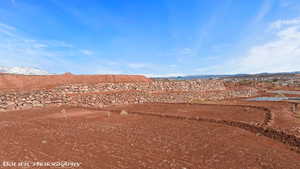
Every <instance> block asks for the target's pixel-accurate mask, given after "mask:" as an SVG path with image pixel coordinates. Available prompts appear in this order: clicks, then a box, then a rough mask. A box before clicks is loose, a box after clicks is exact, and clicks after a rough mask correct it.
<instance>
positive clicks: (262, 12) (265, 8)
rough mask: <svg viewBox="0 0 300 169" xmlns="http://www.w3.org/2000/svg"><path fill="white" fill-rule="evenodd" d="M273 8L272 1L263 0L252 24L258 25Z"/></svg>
mask: <svg viewBox="0 0 300 169" xmlns="http://www.w3.org/2000/svg"><path fill="white" fill-rule="evenodd" d="M272 7H273V1H272V0H264V1H263V2H262V5H261V7H260V9H259V11H258V13H257V14H256V16H255V18H254V20H253V23H258V22H260V21H261V20H263V19H264V17H265V16H266V15H267V14H268V13H269V12H270V11H271V9H272Z"/></svg>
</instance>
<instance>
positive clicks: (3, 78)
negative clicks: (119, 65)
mask: <svg viewBox="0 0 300 169" xmlns="http://www.w3.org/2000/svg"><path fill="white" fill-rule="evenodd" d="M150 81H152V80H151V79H148V78H146V77H145V76H141V75H72V74H63V75H42V76H37V75H16V74H0V90H1V91H3V90H32V89H42V88H53V87H56V86H59V85H67V84H78V83H84V84H96V83H102V82H106V83H120V82H150Z"/></svg>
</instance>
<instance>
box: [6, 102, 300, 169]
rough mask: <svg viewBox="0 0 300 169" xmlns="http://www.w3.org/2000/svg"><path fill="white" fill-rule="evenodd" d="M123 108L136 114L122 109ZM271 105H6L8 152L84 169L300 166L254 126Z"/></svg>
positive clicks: (293, 156) (294, 154)
mask: <svg viewBox="0 0 300 169" xmlns="http://www.w3.org/2000/svg"><path fill="white" fill-rule="evenodd" d="M123 109H124V110H127V111H128V112H129V114H128V115H120V114H119V112H120V110H123ZM201 109H202V110H201ZM108 110H109V111H108ZM182 110H188V111H186V112H182ZM204 110H205V111H204ZM246 110H247V111H246ZM241 111H242V112H241ZM267 112H268V111H267V110H266V109H264V108H259V107H251V106H215V105H189V104H145V105H128V106H112V107H109V108H106V109H98V110H97V109H89V108H72V107H49V108H44V109H32V110H27V111H12V112H1V113H0V117H1V118H0V133H1V134H0V135H1V138H4V139H1V140H0V149H1V150H3V151H1V152H0V159H5V160H12V161H24V160H28V161H60V160H67V161H78V162H81V166H80V167H79V168H84V169H94V168H112V169H113V168H115V169H120V168H128V169H131V168H174V169H177V168H178V169H183V168H188V169H194V168H203V169H213V168H218V169H219V168H234V169H235V168H236V169H240V168H249V169H253V168H257V169H272V168H274V169H279V168H285V169H290V168H291V169H292V168H293V169H294V168H295V169H296V168H299V166H300V155H299V154H298V153H297V152H295V151H291V150H290V148H291V147H290V146H289V144H287V143H285V144H282V142H280V140H277V139H276V138H273V136H270V137H269V136H268V135H267V134H268V133H272V132H269V129H268V130H267V132H266V133H265V134H264V133H263V131H264V130H263V131H258V130H256V129H260V128H263V127H261V126H257V128H256V129H255V128H254V126H256V125H254V124H255V123H259V124H262V123H264V122H265V118H266V116H265V115H266V114H268V113H267ZM222 113H223V114H222ZM239 113H242V114H243V115H242V116H241V115H239ZM224 114H227V116H226V115H224ZM220 117H222V118H223V117H226V120H224V119H222V118H220ZM245 117H246V118H245ZM241 125H242V126H241ZM265 125H267V124H265ZM263 126H264V125H263ZM247 127H249V128H247ZM253 129H255V130H253ZM249 131H250V132H249ZM257 133H260V135H261V136H259V135H258V134H257ZM263 135H266V136H267V137H265V136H263ZM273 135H274V136H276V135H277V134H273ZM280 138H281V137H280ZM296 143H297V142H296ZM286 144H287V145H286ZM43 168H47V167H43Z"/></svg>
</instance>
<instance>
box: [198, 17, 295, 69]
mask: <svg viewBox="0 0 300 169" xmlns="http://www.w3.org/2000/svg"><path fill="white" fill-rule="evenodd" d="M270 30H272V31H271V38H270V39H269V40H268V41H266V42H264V43H262V44H256V45H254V46H251V47H249V48H248V49H247V50H246V51H245V52H244V55H241V56H240V57H236V58H234V59H233V60H229V61H228V62H227V63H225V64H220V65H215V66H211V67H208V68H199V69H198V70H197V71H204V72H205V71H206V72H213V73H218V74H222V73H261V72H289V71H299V70H300V59H299V58H300V20H299V19H298V18H296V19H290V20H278V21H275V22H273V23H271V24H270ZM268 36H269V35H268Z"/></svg>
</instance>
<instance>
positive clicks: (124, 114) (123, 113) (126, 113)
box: [120, 110, 128, 116]
mask: <svg viewBox="0 0 300 169" xmlns="http://www.w3.org/2000/svg"><path fill="white" fill-rule="evenodd" d="M120 115H121V116H127V115H128V112H127V111H125V110H122V111H121V113H120Z"/></svg>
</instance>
